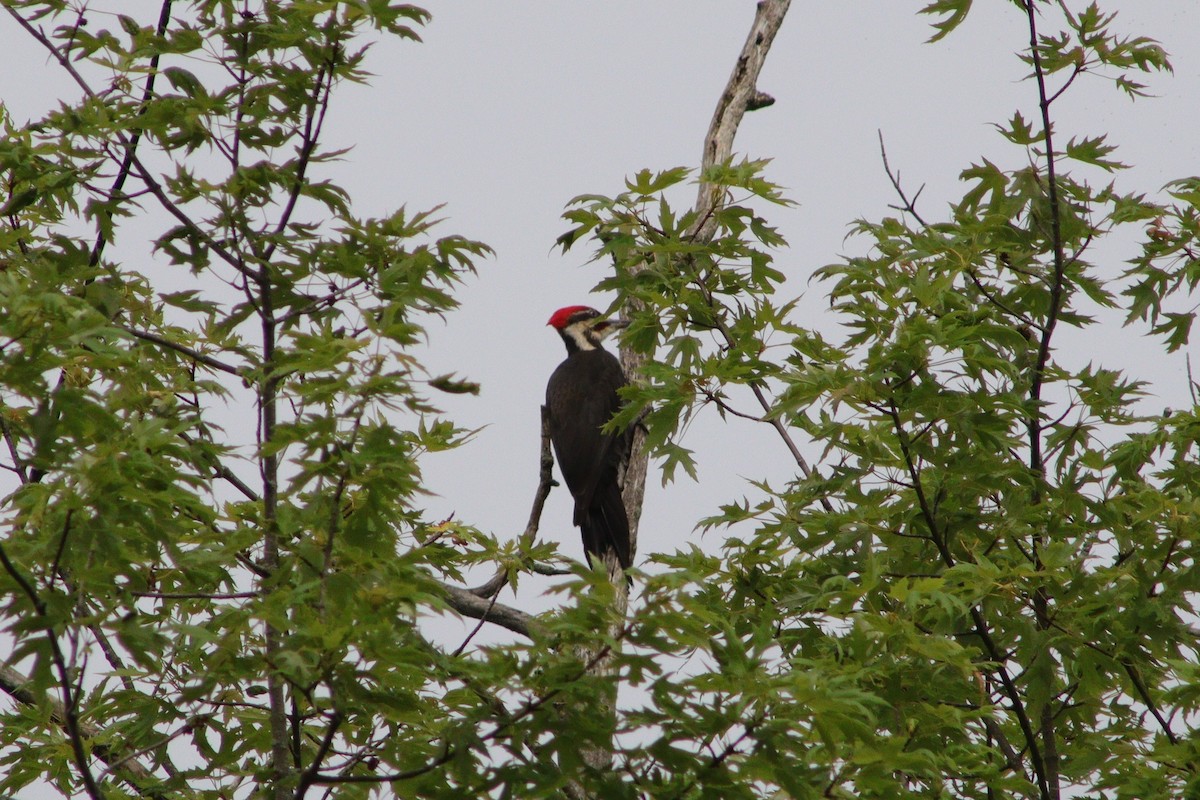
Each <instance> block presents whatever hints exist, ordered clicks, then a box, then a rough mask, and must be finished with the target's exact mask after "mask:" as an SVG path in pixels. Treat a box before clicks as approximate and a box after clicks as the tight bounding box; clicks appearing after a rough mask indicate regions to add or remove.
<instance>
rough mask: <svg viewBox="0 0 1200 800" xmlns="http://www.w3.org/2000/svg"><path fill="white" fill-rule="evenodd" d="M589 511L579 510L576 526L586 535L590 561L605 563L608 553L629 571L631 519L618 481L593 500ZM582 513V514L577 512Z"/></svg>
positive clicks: (601, 491)
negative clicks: (591, 559) (626, 511)
mask: <svg viewBox="0 0 1200 800" xmlns="http://www.w3.org/2000/svg"><path fill="white" fill-rule="evenodd" d="M591 499H592V502H591V503H590V504H589V505H588V508H586V509H576V520H575V522H576V524H577V525H579V531H580V533H582V534H583V550H584V552H586V553H587V554H588V557H589V558H596V559H598V560H599V561H600V562H601V563H603V562H604V556H605V554H606V553H608V552H611V553H612V554H613V555H615V556H616V558H617V563H619V564H620V565H621V569H629V567H630V565H631V564H632V562H633V558H632V554H631V553H630V546H629V544H630V543H629V517H628V516H627V515H626V514H625V500H624V498H622V497H621V489H620V487H619V486H617V483H616V481H612V482H608V483H607V485H606V486H605V487H603V488H601V489H599V490H598V492H597V493H596V494H595V495H593V496H592V498H591ZM580 511H582V512H583V513H582V514H580V513H578V512H580Z"/></svg>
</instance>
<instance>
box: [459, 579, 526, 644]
mask: <svg viewBox="0 0 1200 800" xmlns="http://www.w3.org/2000/svg"><path fill="white" fill-rule="evenodd" d="M442 591H444V592H445V593H446V602H447V604H449V606H450V607H451V608H452V609H454V610H455V611H457V612H458V613H460V614H462V615H463V616H465V617H471V618H473V619H486V620H487V621H488V622H491V623H494V624H496V625H499V626H500V627H502V628H508V629H509V630H510V631H512V632H513V633H519V634H521V635H522V636H524V637H526V638H528V639H532V638H534V636H535V635H536V634H537V633H538V632H539V630H540V626H539V625H538V621H537V619H536V618H535V617H534V616H533V615H532V614H527V613H525V612H524V611H521V610H520V609H517V608H513V607H512V606H506V605H504V604H503V603H496V602H493V601H490V600H485V599H484V598H482V597H480V596H478V595H476V594H475V593H473V592H472V591H471V590H470V589H464V588H462V587H461V586H454V585H451V584H448V583H443V584H442Z"/></svg>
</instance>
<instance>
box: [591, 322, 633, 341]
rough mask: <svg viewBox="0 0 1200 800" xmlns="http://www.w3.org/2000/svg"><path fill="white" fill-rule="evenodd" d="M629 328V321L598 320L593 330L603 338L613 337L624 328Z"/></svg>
mask: <svg viewBox="0 0 1200 800" xmlns="http://www.w3.org/2000/svg"><path fill="white" fill-rule="evenodd" d="M628 327H629V320H627V319H601V320H597V321H596V324H595V325H593V326H592V330H594V331H595V332H596V333H598V334H600V336H601V337H606V336H611V335H612V334H614V333H616V332H617V331H619V330H621V329H622V328H628Z"/></svg>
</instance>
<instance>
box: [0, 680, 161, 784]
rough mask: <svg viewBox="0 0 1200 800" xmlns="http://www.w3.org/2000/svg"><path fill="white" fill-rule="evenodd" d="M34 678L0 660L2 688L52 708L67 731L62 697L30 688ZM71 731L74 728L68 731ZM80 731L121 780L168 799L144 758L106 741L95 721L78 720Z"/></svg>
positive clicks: (38, 705) (13, 695) (31, 703)
mask: <svg viewBox="0 0 1200 800" xmlns="http://www.w3.org/2000/svg"><path fill="white" fill-rule="evenodd" d="M29 684H30V680H29V679H28V678H26V677H25V676H24V675H22V674H21V673H19V672H17V671H16V670H15V669H13V668H12V667H9V666H7V665H3V664H0V691H3V692H4V693H5V694H7V695H8V696H9V697H11V698H13V699H14V700H16V701H17V702H18V703H20V704H21V705H25V706H29V707H30V708H45V707H47V706H48V707H49V709H50V718H51V720H53V722H54V723H55V724H56V725H58V726H59V727H60V728H62V729H63V730H64V731H67V710H66V708H65V707H64V706H63V704H62V701H60V700H56V699H55V698H53V697H47V696H45V695H38V694H35V693H34V692H33V690H32V689H30V688H29ZM67 733H68V735H70V732H69V731H67ZM78 733H79V736H80V738H81V739H83V740H84V741H86V742H88V743H89V744H90V745H91V754H92V755H93V756H95V757H96V758H98V759H100V761H102V762H104V763H105V764H107V765H108V767H109V769H110V770H111V771H112V773H113V774H114V775H116V776H117V777H118V778H119V779H120V780H122V781H123V782H125V783H126V784H127V785H128V786H129V787H130V788H132V789H133V790H134V791H136V792H137V793H138V794H140V795H143V796H145V797H150V798H154V799H155V800H165V798H166V795H165V794H164V793H162V792H161V791H159V790H158V789H154V788H150V787H151V786H152V785H153V784H155V783H158V782H159V779H158V778H157V777H155V776H154V774H153V773H151V772H150V770H148V769H146V768H145V767H144V766H143V765H142V764H141V763H140V762H138V761H137V760H135V759H134V758H131V757H130V756H125V755H121V754H120V753H119V752H118V751H117V750H116V748H114V747H113V746H112V745H109V744H105V743H104V741H103V740H104V739H105V738H106V737H104V736H103V735H102V734H103V731H102V730H101V729H100V728H98V727H97V726H95V725H91V724H89V723H86V722H80V723H78Z"/></svg>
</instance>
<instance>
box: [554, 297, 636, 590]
mask: <svg viewBox="0 0 1200 800" xmlns="http://www.w3.org/2000/svg"><path fill="white" fill-rule="evenodd" d="M546 324H548V325H551V326H553V327H554V329H555V330H557V331H558V334H559V336H561V337H562V340H563V343H564V344H566V346H567V358H566V360H565V361H563V362H562V363H561V364H559V365H558V369H556V370H554V374H553V375H551V376H550V382H549V383H548V384H547V385H546V409H547V412H548V417H549V426H550V441H551V442H552V443H553V444H554V453H555V455H556V456H557V458H558V468H559V469H560V470H561V471H562V474H563V478H564V479H565V480H566V482H567V488H568V489H570V490H571V496H572V497H574V498H575V524H576V525H578V526H579V531H580V533H582V534H583V550H584V552H585V553H586V554H587V556H588V558H589V560H590V559H592V558H593V557H594V558H596V559H598V560H599V561H600V562H601V563H603V562H604V555H605V553H607V552H612V553H613V554H614V555H615V556H616V558H617V561H618V562H619V563H620V565H621V567H622V569H628V568H629V565H630V562H631V554H630V552H629V551H630V545H629V517H628V516H626V514H625V501H624V499H623V498H622V497H621V487H620V485H619V484H618V482H617V472H618V470H619V469H620V467H621V464H622V463H623V462H624V461H625V460H627V459H628V457H629V444H630V440H629V435H628V432H625V431H621V432H618V433H604V432H602V431H601V428H602V427H603V426H604V425H605V424H606V423H607V422H608V421H609V420H611V419H612V417H613V414H615V413H616V412H617V410H618V409H619V408H620V407H621V400H620V397H618V395H617V390H618V389H620V388H621V387H622V386H624V385H625V383H626V381H625V373H624V371H623V370H622V369H621V362H620V361H618V360H617V359H616V357H615V356H613V354H612V353H610V352H608V351H607V350H605V349H604V347H603V346H602V345H601V342H602V341H603V340H604V338H605V337H606V336H608V335H609V334H611V333H613V332H615V331H617V330H620V329H621V328H624V327H625V326H626V325H628V324H629V323H628V322H625V321H624V320H612V319H604V318H602V317H601V316H600V312H599V311H597V310H596V309H594V308H588V307H587V306H567V307H566V308H560V309H559V310H558V311H555V312H554V315H553V316H552V317H550V321H549V322H548V323H546Z"/></svg>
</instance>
